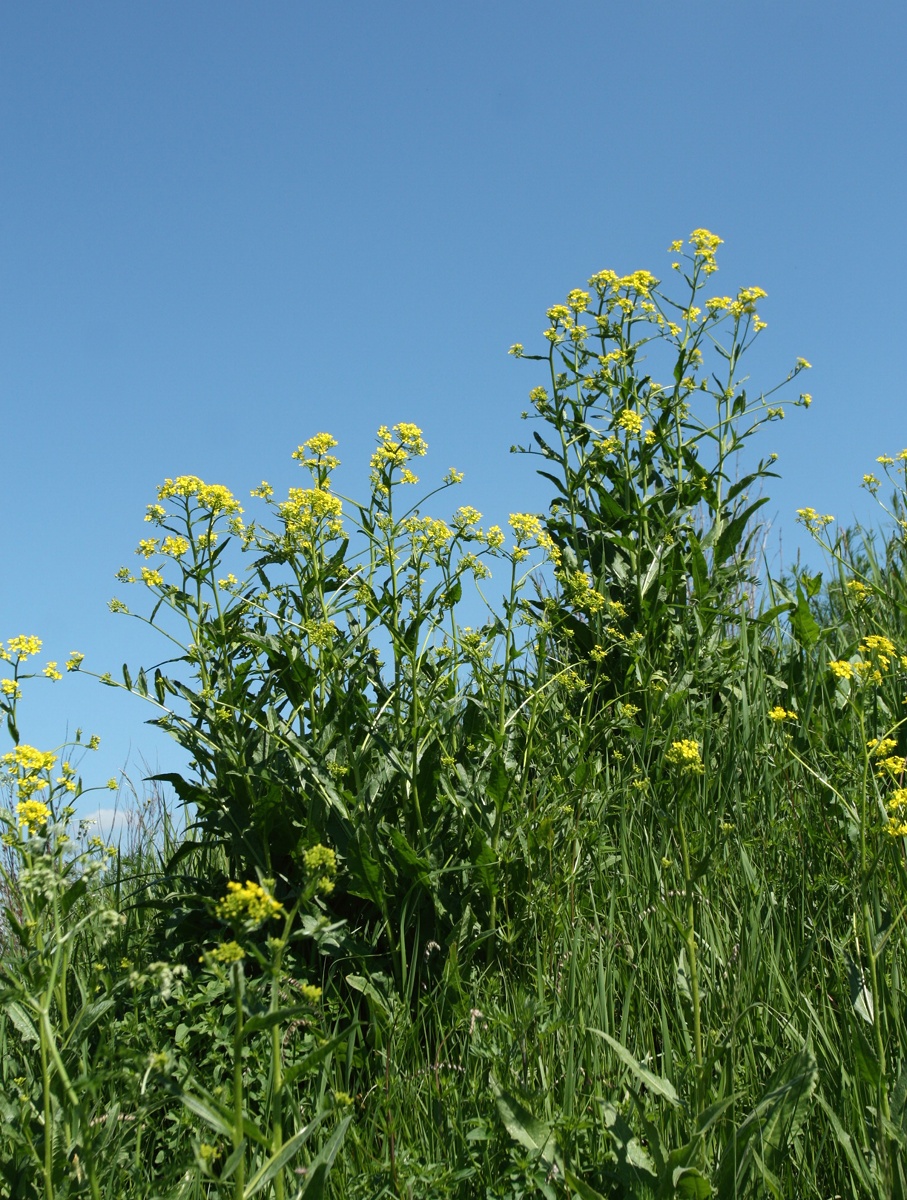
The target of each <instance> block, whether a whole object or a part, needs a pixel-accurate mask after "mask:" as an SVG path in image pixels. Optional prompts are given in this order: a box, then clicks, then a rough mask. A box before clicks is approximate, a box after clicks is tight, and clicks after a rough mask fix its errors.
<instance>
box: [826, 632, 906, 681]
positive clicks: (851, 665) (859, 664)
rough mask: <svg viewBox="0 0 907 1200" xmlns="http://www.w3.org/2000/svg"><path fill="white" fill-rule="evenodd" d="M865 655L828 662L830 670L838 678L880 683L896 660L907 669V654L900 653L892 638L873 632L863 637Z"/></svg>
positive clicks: (861, 644) (862, 644) (862, 651)
mask: <svg viewBox="0 0 907 1200" xmlns="http://www.w3.org/2000/svg"><path fill="white" fill-rule="evenodd" d="M859 650H860V654H861V655H863V656H864V657H862V658H856V659H854V660H853V661H848V660H846V659H836V660H835V661H834V662H830V663H829V664H828V667H829V670H830V671H831V672H832V674H833V675H835V676H837V678H838V679H856V680H859V681H860V682H862V683H873V684H880V683H881V682H882V677H883V676H884V675H885V673H886V672H887V671H889V670H890V669H891V667H892V665H893V663H894V662H895V661H897V662H899V663H900V665H901V666H902V667H904V668H905V669H907V655H900V656H899V655H898V653H897V650H896V648H895V645H894V642H892V640H891V638H887V637H884V636H883V635H882V634H876V633H872V634H869V635H867V636H866V637H864V638H863V640H862V641H861V642H860V646H859Z"/></svg>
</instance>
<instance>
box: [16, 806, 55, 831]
mask: <svg viewBox="0 0 907 1200" xmlns="http://www.w3.org/2000/svg"><path fill="white" fill-rule="evenodd" d="M16 814H17V816H18V817H19V824H20V825H23V826H24V827H25V829H26V832H28V833H30V832H31V831H32V830H33V829H35V830H37V829H43V828H44V826H45V825H46V824H47V819H48V817H49V816H50V809H49V808H48V807H47V805H46V804H42V802H41V801H40V800H22V801H20V802H19V803H18V804H17V805H16Z"/></svg>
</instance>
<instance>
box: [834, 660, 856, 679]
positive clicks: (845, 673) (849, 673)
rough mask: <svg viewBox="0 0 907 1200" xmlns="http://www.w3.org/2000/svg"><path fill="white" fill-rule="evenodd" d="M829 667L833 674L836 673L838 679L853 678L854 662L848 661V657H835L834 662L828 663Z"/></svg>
mask: <svg viewBox="0 0 907 1200" xmlns="http://www.w3.org/2000/svg"><path fill="white" fill-rule="evenodd" d="M828 669H829V670H830V671H831V673H832V675H836V676H837V677H838V679H853V676H854V670H853V663H850V662H847V660H846V659H841V658H839V659H835V661H834V662H830V663H829V664H828Z"/></svg>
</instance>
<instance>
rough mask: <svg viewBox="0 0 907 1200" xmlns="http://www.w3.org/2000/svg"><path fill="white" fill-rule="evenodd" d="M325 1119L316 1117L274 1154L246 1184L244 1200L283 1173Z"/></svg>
mask: <svg viewBox="0 0 907 1200" xmlns="http://www.w3.org/2000/svg"><path fill="white" fill-rule="evenodd" d="M323 1119H324V1117H323V1115H322V1116H319V1117H316V1118H315V1120H314V1121H310V1122H309V1124H308V1125H306V1126H305V1128H303V1129H300V1130H299V1132H298V1133H296V1134H294V1135H293V1137H291V1138H290V1140H289V1141H288V1142H284V1144H283V1145H282V1146H281V1148H280V1149H279V1150H278V1151H277V1153H276V1154H272V1155H271V1157H270V1158H269V1159H268V1161H267V1162H266V1163H263V1164H262V1166H261V1167H259V1169H258V1170H257V1171H256V1172H255V1174H254V1175H253V1176H252V1178H251V1179H250V1180H249V1182H248V1183H247V1184H246V1188H245V1191H244V1192H243V1198H244V1200H248V1197H249V1196H254V1195H255V1193H256V1192H260V1191H261V1189H262V1188H263V1187H264V1186H265V1184H266V1183H270V1182H271V1180H272V1179H273V1178H274V1176H275V1175H276V1174H277V1172H278V1171H282V1170H283V1168H284V1167H285V1166H286V1165H287V1163H288V1162H289V1161H290V1159H291V1158H292V1157H293V1155H294V1154H295V1153H296V1151H297V1150H299V1149H300V1147H302V1146H304V1145H305V1143H306V1142H307V1141H308V1140H309V1138H310V1137H311V1136H312V1133H313V1132H314V1130H316V1129H317V1128H318V1126H319V1125H320V1124H321V1122H322V1120H323Z"/></svg>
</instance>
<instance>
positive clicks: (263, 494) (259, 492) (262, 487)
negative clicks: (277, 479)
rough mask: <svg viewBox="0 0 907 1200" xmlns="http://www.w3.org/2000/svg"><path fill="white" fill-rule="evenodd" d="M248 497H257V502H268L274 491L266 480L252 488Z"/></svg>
mask: <svg viewBox="0 0 907 1200" xmlns="http://www.w3.org/2000/svg"><path fill="white" fill-rule="evenodd" d="M249 495H250V496H257V497H258V499H259V500H270V499H271V497H272V496H273V495H274V489H273V488H272V487H271V485H270V484H269V483H268V481H267V480H266V479H263V480H262V481H261V483H260V484H259V485H258V487H257V488H252V490H251V492H249Z"/></svg>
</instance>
